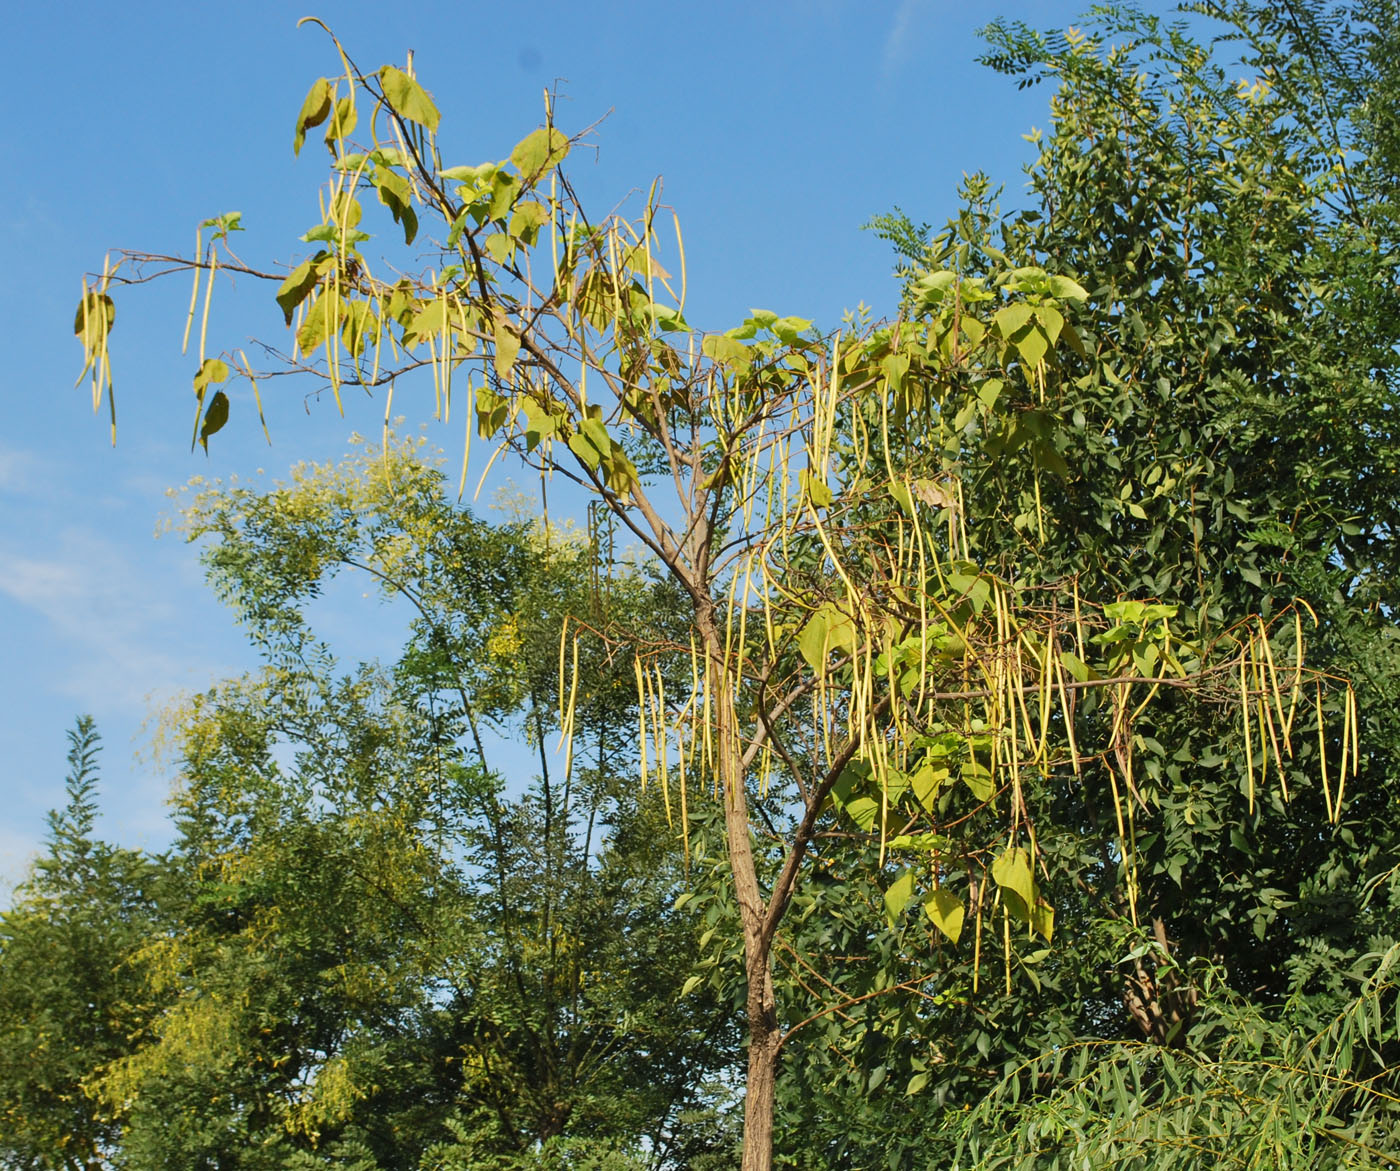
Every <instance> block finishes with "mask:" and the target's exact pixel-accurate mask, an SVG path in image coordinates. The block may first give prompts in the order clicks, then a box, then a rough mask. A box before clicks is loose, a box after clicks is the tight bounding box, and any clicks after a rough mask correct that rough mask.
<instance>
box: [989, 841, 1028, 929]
mask: <svg viewBox="0 0 1400 1171" xmlns="http://www.w3.org/2000/svg"><path fill="white" fill-rule="evenodd" d="M992 880H993V881H994V882H995V883H996V884H997V886H999V887H1001V897H1002V901H1003V903H1004V904H1005V906H1006V909H1007V910H1008V911H1010V912H1011V914H1013V915H1014V916H1015V917H1016V918H1018V919H1020V920H1021V922H1023V923H1029V922H1030V921H1031V908H1032V907H1034V906H1035V876H1034V874H1032V873H1031V856H1030V854H1029V853H1028V852H1027V851H1026V850H1024V849H1022V848H1021V847H1020V846H1012V847H1011V848H1010V849H1009V850H1007V851H1005V852H1004V853H1003V854H1002V855H1001V856H1000V857H999V858H997V860H996V861H995V862H993V863H992Z"/></svg>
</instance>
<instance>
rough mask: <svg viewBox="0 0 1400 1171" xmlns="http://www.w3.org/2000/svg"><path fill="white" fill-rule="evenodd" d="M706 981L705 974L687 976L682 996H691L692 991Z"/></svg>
mask: <svg viewBox="0 0 1400 1171" xmlns="http://www.w3.org/2000/svg"><path fill="white" fill-rule="evenodd" d="M704 982H705V977H704V976H688V977H686V981H685V983H684V984H682V985H681V998H682V999H684V998H685V997H687V996H689V995H690V994H691V993H692V992H694V991H695V990H696V989H697V988H699V987H700V985H701V984H703V983H704Z"/></svg>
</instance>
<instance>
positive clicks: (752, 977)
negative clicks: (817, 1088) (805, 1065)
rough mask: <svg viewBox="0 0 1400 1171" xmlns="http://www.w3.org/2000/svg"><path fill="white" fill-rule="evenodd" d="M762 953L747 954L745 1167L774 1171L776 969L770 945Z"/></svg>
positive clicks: (745, 1169)
mask: <svg viewBox="0 0 1400 1171" xmlns="http://www.w3.org/2000/svg"><path fill="white" fill-rule="evenodd" d="M761 950H762V955H761V956H759V955H757V954H752V953H747V954H746V956H745V967H746V969H747V972H746V975H747V977H748V1016H749V1076H748V1084H747V1086H746V1089H745V1094H744V1161H743V1171H770V1169H771V1168H772V1166H773V1110H774V1102H773V1091H774V1087H775V1085H776V1081H777V1074H778V1049H779V1046H780V1045H781V1044H782V1039H783V1034H782V1030H781V1029H780V1028H779V1027H778V1016H777V1011H776V1004H775V1001H774V998H773V969H772V966H771V964H770V957H769V952H770V949H769V948H768V947H767V946H764V947H762V949H761Z"/></svg>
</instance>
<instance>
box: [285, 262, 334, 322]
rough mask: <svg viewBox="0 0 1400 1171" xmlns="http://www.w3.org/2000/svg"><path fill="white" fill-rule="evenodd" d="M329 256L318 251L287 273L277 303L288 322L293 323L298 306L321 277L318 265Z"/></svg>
mask: <svg viewBox="0 0 1400 1171" xmlns="http://www.w3.org/2000/svg"><path fill="white" fill-rule="evenodd" d="M326 256H327V253H325V252H318V253H316V255H315V256H313V257H312V258H311V259H310V260H303V261H302V262H301V263H300V264H299V265H297V266H296V268H294V269H292V271H291V272H290V273H288V274H287V279H286V280H284V281H283V282H282V284H281V286H280V287H279V288H278V290H277V304H278V305H280V306H281V307H282V315H283V316H284V317H285V318H286V319H287V324H288V325H291V324H292V318H293V317H294V316H296V308H297V306H298V305H300V304H301V303H302V302H303V301H304V300H306V298H307V296H309V295H310V293H311V290H312V289H314V288H315V287H316V282H317V280H318V279H320V272H319V269H318V266H319V265H320V263H321V261H322V260H324V259H325V258H326Z"/></svg>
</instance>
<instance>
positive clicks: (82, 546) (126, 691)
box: [0, 529, 199, 709]
mask: <svg viewBox="0 0 1400 1171" xmlns="http://www.w3.org/2000/svg"><path fill="white" fill-rule="evenodd" d="M7 544H9V543H8V542H7ZM165 560H167V559H165V558H162V559H161V561H162V562H164V561H165ZM166 568H167V567H166V566H164V565H162V566H161V569H160V570H158V571H156V572H152V569H151V567H150V566H148V565H143V564H141V563H139V562H137V561H136V560H134V559H133V558H132V557H131V555H130V553H129V552H128V551H126V550H124V549H122V548H121V547H120V546H118V545H117V544H116V543H115V542H113V541H110V540H108V539H106V538H104V537H102V536H99V535H98V534H96V533H93V532H91V531H89V530H85V529H73V530H69V531H67V532H65V533H64V534H63V535H62V536H61V537H60V538H59V539H58V541H57V542H56V547H54V548H51V549H47V550H44V551H42V552H41V553H39V554H32V553H29V552H27V551H25V550H24V549H22V548H18V547H15V546H14V545H13V544H11V545H10V547H9V548H4V547H0V600H4V601H7V602H8V603H9V604H10V607H13V608H14V610H12V613H11V614H10V615H7V616H5V624H6V625H10V624H12V623H13V628H14V630H15V631H16V632H19V631H22V630H25V629H26V628H28V630H29V631H30V632H32V633H34V634H38V632H37V631H34V622H35V620H36V619H39V620H42V622H43V623H44V624H45V627H46V629H44V631H43V634H42V636H40V640H41V641H43V642H45V643H49V642H50V641H56V642H57V644H59V645H61V646H62V647H63V649H64V652H65V653H64V654H63V658H64V659H66V660H67V661H68V664H69V666H68V669H67V671H66V672H65V673H64V675H63V677H61V678H59V679H56V680H52V681H51V683H50V685H51V686H53V687H54V688H55V689H56V690H57V691H58V692H59V693H60V694H63V695H66V696H69V697H71V698H76V699H80V700H82V701H84V702H86V703H91V702H93V697H94V696H101V697H102V698H103V699H104V700H106V701H108V702H110V701H111V700H112V699H113V698H114V697H121V698H122V699H123V700H125V701H126V703H127V706H129V707H130V708H131V709H139V708H141V707H142V706H144V703H145V695H146V694H147V693H149V692H151V691H160V690H166V689H174V688H177V687H179V686H181V685H184V684H185V683H186V681H187V680H189V679H190V677H191V668H192V667H194V666H195V663H194V662H193V661H192V660H193V659H194V657H195V656H198V655H199V651H198V650H196V649H194V648H193V647H191V646H190V640H189V638H188V635H189V633H190V631H189V630H188V629H187V628H186V629H180V628H182V627H187V622H188V616H187V615H183V614H182V613H181V607H180V606H177V604H176V602H175V599H174V598H173V597H172V596H171V589H170V583H169V581H168V577H169V575H168V574H166V573H165V572H163V571H164V570H165V569H166ZM181 584H182V585H183V583H181ZM7 608H8V607H7ZM15 611H18V612H15ZM191 651H192V652H193V654H191V653H190V652H191Z"/></svg>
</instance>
